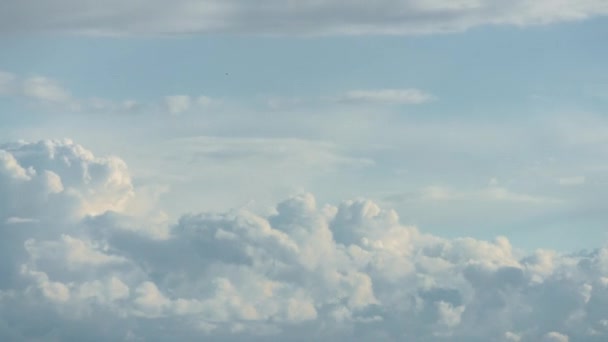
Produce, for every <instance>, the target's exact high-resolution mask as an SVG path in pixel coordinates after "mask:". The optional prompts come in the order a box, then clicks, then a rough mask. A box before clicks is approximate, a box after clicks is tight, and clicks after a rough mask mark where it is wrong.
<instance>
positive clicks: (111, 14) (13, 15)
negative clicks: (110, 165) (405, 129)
mask: <svg viewBox="0 0 608 342" xmlns="http://www.w3.org/2000/svg"><path fill="white" fill-rule="evenodd" d="M607 13H608V6H607V5H606V3H605V2H604V1H602V0H587V1H580V0H561V1H534V2H532V1H527V0H515V1H508V2H505V1H499V0H458V1H445V0H404V1H391V0H381V1H375V2H364V1H345V0H326V1H299V2H295V3H292V2H285V1H278V0H269V1H264V2H263V3H257V2H256V3H251V2H249V1H244V0H222V1H219V0H204V1H194V0H178V1H167V0H154V1H147V2H145V3H144V2H140V1H133V0H130V1H118V0H109V1H104V2H82V1H78V0H55V1H47V2H42V3H37V4H36V5H33V4H29V3H23V2H19V1H15V2H3V3H2V4H1V5H0V23H1V24H0V30H1V31H4V32H5V33H6V32H22V31H41V30H53V31H60V32H78V33H86V34H149V33H153V34H158V33H160V34H176V33H184V34H185V33H188V34H190V33H193V32H203V33H209V32H230V33H234V32H238V33H248V34H249V33H262V34H266V33H271V34H313V35H327V34H348V35H353V34H420V33H430V32H454V31H462V30H465V29H468V28H471V27H475V26H480V25H516V26H526V25H536V24H548V23H553V22H564V21H574V20H582V19H586V18H589V17H593V16H600V15H605V14H607Z"/></svg>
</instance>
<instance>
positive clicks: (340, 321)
mask: <svg viewBox="0 0 608 342" xmlns="http://www.w3.org/2000/svg"><path fill="white" fill-rule="evenodd" d="M2 151H4V152H3V154H2V155H3V157H2V158H1V159H0V160H1V163H0V185H1V186H0V199H1V200H0V213H2V214H3V215H4V216H3V217H7V218H11V217H31V218H36V219H41V221H29V220H26V221H24V222H22V223H21V224H20V225H19V226H18V227H15V226H14V224H6V223H5V220H4V219H3V220H0V337H1V338H2V339H6V340H11V341H25V340H32V339H40V340H48V339H49V338H50V337H53V338H54V339H58V340H86V339H91V338H99V339H100V340H122V339H125V337H127V336H128V337H129V338H130V339H135V338H139V339H142V340H150V339H154V340H159V341H174V340H180V341H196V340H201V339H212V340H228V341H250V340H255V339H257V338H260V339H264V340H267V339H276V340H286V341H296V340H298V341H300V340H311V339H317V340H332V341H334V340H335V341H369V340H374V341H376V340H380V341H382V340H385V341H388V340H407V341H440V340H446V339H448V340H454V341H471V340H481V341H491V340H507V341H540V340H546V341H568V340H569V339H572V340H585V341H601V340H605V339H606V337H608V329H607V328H606V324H605V323H603V322H605V320H606V317H608V309H606V308H608V287H606V286H605V284H606V279H607V278H608V249H606V248H599V249H597V250H594V251H591V252H579V253H575V254H559V253H557V252H550V251H542V250H539V251H537V252H535V253H533V254H531V255H526V254H525V253H522V252H519V251H517V248H516V247H514V246H511V243H510V242H509V241H508V240H507V239H506V238H504V237H499V238H497V239H495V240H494V241H481V240H476V239H473V238H459V239H444V238H441V237H438V236H433V235H429V234H425V233H424V232H421V231H419V230H418V229H417V228H415V227H411V226H406V225H403V224H402V223H401V222H400V219H399V217H398V215H397V214H396V213H395V212H394V211H393V210H386V209H383V208H381V207H380V206H378V205H377V204H375V203H373V202H372V201H369V200H364V199H360V200H351V201H345V202H342V203H341V204H339V205H337V206H334V205H324V204H322V203H318V201H317V200H316V199H315V198H314V197H313V196H312V195H310V194H303V195H299V196H295V197H292V198H289V199H287V200H284V201H282V202H280V203H279V204H277V205H276V207H275V209H274V211H273V212H272V213H270V214H264V215H261V214H254V213H251V212H249V211H246V210H232V211H228V212H219V213H218V212H207V211H203V212H201V213H193V214H188V215H184V216H182V217H181V218H180V219H179V220H178V221H177V222H175V223H174V224H166V231H167V232H166V234H165V235H164V236H162V237H159V236H158V235H156V234H151V233H150V231H152V229H148V230H146V227H149V226H150V221H149V220H147V219H146V217H128V216H127V215H129V214H131V213H130V211H129V208H130V207H129V206H127V205H124V204H121V205H117V203H120V202H121V201H122V199H123V198H125V196H126V197H127V198H129V199H130V200H131V201H136V200H137V198H138V196H137V193H136V192H137V190H138V189H137V188H136V187H134V186H133V185H132V184H131V181H130V175H129V173H128V170H127V168H126V166H124V165H123V164H124V163H123V162H122V161H120V162H119V161H118V159H116V158H100V157H95V156H94V155H93V154H92V153H91V152H89V151H87V150H86V149H84V148H82V147H80V146H78V145H76V144H74V143H72V142H70V141H63V142H58V141H43V142H39V143H15V144H9V145H7V146H4V147H3V148H2ZM45 171H46V172H52V174H54V175H55V176H53V177H54V180H51V179H52V178H53V177H49V176H44V177H42V176H41V175H43V174H45V173H44V172H45ZM45 177H46V178H45ZM59 181H60V184H61V186H58V184H59ZM53 184H54V185H53ZM70 189H72V190H70ZM66 192H69V193H70V194H78V196H73V195H68V194H65V193H66ZM100 192H101V194H100ZM17 193H18V194H19V198H18V197H17V196H16V195H15V194H17ZM90 202H94V203H96V206H95V207H96V208H97V209H98V210H93V211H86V210H85V211H83V207H86V208H88V205H85V203H90ZM102 208H103V210H101V209H102ZM49 210H55V211H57V212H58V213H60V215H52V214H50V213H49ZM108 210H109V211H108ZM66 218H71V219H66ZM42 219H44V221H42ZM129 225H138V226H142V227H143V228H140V229H139V230H137V229H126V227H127V226H129ZM15 228H19V229H15ZM146 232H148V233H146ZM26 318H27V319H26ZM51 326H52V329H50V328H49V327H51ZM75 326H79V327H83V328H82V329H75V328H74V327H75ZM51 331H52V332H51ZM260 331H261V332H260Z"/></svg>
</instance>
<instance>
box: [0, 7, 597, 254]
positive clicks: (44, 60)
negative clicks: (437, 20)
mask: <svg viewBox="0 0 608 342" xmlns="http://www.w3.org/2000/svg"><path fill="white" fill-rule="evenodd" d="M606 27H607V26H606V21H605V20H604V19H602V18H598V19H592V20H587V21H579V22H574V23H560V24H553V25H544V26H533V27H527V28H521V27H510V26H506V27H505V26H499V27H493V26H489V27H488V26H484V27H476V28H473V29H471V30H468V31H466V32H457V33H447V34H425V35H413V36H411V35H406V36H402V35H399V36H383V35H369V36H368V35H364V36H354V37H353V36H329V37H291V36H279V37H264V36H262V37H259V36H255V35H254V36H251V35H247V34H244V33H240V34H236V35H229V34H202V35H194V36H177V37H157V38H155V37H153V36H146V37H137V36H135V37H133V36H130V37H90V36H80V35H76V36H74V35H62V34H52V33H51V34H49V33H45V34H40V33H27V34H25V33H23V34H17V35H10V34H9V35H5V36H4V37H2V41H3V45H4V46H5V47H6V48H5V49H4V50H5V52H4V53H3V54H2V56H0V65H1V66H2V69H3V70H4V71H6V72H9V73H12V74H14V75H17V77H20V78H28V77H35V76H42V77H45V78H47V79H49V80H52V81H53V82H55V83H56V84H57V86H58V87H61V88H63V89H65V91H66V92H69V94H70V96H71V97H72V98H74V99H81V100H83V99H91V98H98V99H104V100H106V101H113V102H116V103H121V102H124V101H135V102H137V103H140V104H146V103H147V104H148V106H149V107H148V108H142V109H141V110H139V111H136V112H135V113H128V110H121V109H118V110H113V111H111V113H110V111H109V110H108V109H107V108H102V109H100V110H97V112H96V113H91V109H90V108H85V109H82V110H79V111H75V112H70V111H69V110H66V108H62V107H52V106H48V105H45V104H42V105H40V104H39V105H35V104H34V105H32V104H31V103H29V102H31V101H30V100H31V99H27V98H25V99H23V98H18V97H11V96H5V97H4V98H3V99H2V102H1V103H0V106H2V112H3V113H4V114H3V115H2V120H3V122H4V124H3V127H2V130H3V132H4V135H5V136H9V137H10V138H12V139H18V138H27V139H42V138H45V137H48V136H46V135H49V134H46V132H49V133H50V135H51V136H52V137H55V138H63V137H70V138H76V137H77V138H76V140H77V141H79V142H81V141H82V140H84V141H82V143H83V144H84V145H86V146H88V147H90V148H92V149H94V150H101V151H103V152H106V151H107V152H108V153H114V154H117V155H120V156H123V154H127V155H129V154H130V153H131V152H132V151H130V150H131V149H133V150H135V149H138V150H145V149H146V146H147V145H148V144H151V145H153V146H154V145H155V144H160V145H166V144H164V143H163V141H165V140H166V139H170V138H184V137H196V136H214V137H215V136H221V137H222V138H223V139H232V138H234V139H239V138H280V139H302V140H303V141H305V143H315V142H327V143H331V144H334V145H335V148H337V149H341V150H343V151H341V152H339V153H343V154H345V156H346V157H349V158H350V157H354V158H364V159H366V160H367V161H368V162H370V163H373V164H374V165H373V167H372V166H368V167H363V168H360V167H357V168H352V167H346V168H344V169H340V171H339V172H338V171H336V172H335V173H332V172H329V171H328V172H327V173H323V172H320V173H319V174H318V175H315V176H310V177H308V176H309V175H306V177H304V178H311V179H299V178H298V177H297V176H294V177H293V178H291V179H289V180H288V181H284V182H282V183H279V184H272V185H269V186H267V187H264V189H260V191H262V192H263V193H264V194H260V196H261V197H265V196H270V197H272V196H278V197H281V196H284V195H286V194H288V193H289V192H290V191H297V190H295V189H300V190H306V191H314V192H315V193H316V192H319V191H320V192H322V193H323V195H322V198H324V199H325V198H326V199H328V200H330V199H341V198H344V197H349V196H362V197H371V198H375V199H378V200H381V199H382V196H392V197H393V198H396V197H399V196H394V195H395V194H398V193H400V192H417V191H418V192H420V191H423V190H421V189H424V188H427V187H431V186H442V187H446V188H447V187H450V188H454V189H455V191H465V192H466V191H477V190H479V188H482V187H484V186H486V184H487V183H488V182H489V181H490V180H491V179H493V178H496V179H497V180H499V179H502V180H504V181H507V182H508V181H511V182H513V183H516V184H517V186H518V189H517V191H520V192H522V193H527V192H534V195H536V196H539V197H543V196H547V197H556V199H558V198H559V199H563V200H575V201H577V202H578V201H579V200H587V198H586V197H591V196H594V195H593V194H592V193H593V189H596V188H597V185H593V186H592V189H587V190H582V189H580V190H579V189H577V190H576V194H573V193H571V191H570V190H571V189H560V187H559V185H555V186H551V185H547V184H546V183H550V182H552V180H551V179H550V177H553V178H556V179H557V178H568V177H584V176H585V175H586V173H587V172H589V171H587V170H586V168H587V167H591V166H590V165H585V164H594V165H595V164H601V162H602V161H601V158H602V157H603V154H601V149H602V147H601V144H602V143H603V141H598V142H597V144H591V145H590V146H582V145H580V144H579V143H578V142H576V144H577V146H574V145H572V144H570V145H568V146H557V145H556V144H558V143H560V140H559V139H561V138H560V137H555V136H554V137H551V138H550V137H547V136H544V135H546V134H550V135H553V134H556V132H555V131H554V130H555V129H560V130H565V129H568V127H569V125H576V126H583V127H572V128H573V129H576V130H579V131H578V132H577V133H575V134H581V135H585V134H586V133H585V132H584V130H585V129H593V130H599V129H601V127H603V125H604V119H603V115H602V113H603V111H604V110H605V108H606V103H607V101H608V95H606V94H608V79H606V76H605V75H606V65H605V62H604V57H605V56H606V47H605V44H602V42H603V38H604V37H605V34H606V31H607V28H606ZM383 89H418V90H420V91H421V92H424V93H425V94H428V95H429V96H430V97H431V98H430V99H429V100H428V101H424V102H425V103H419V104H408V103H390V102H391V101H388V102H389V103H386V101H384V103H383V101H365V102H367V103H354V104H353V103H351V104H349V103H348V101H342V102H340V101H338V100H336V99H337V98H339V97H340V96H343V95H344V94H346V93H348V92H350V91H356V90H369V91H380V90H383ZM171 95H186V96H190V97H192V98H196V97H198V96H205V97H208V98H209V99H213V100H216V99H217V101H218V102H220V101H221V103H222V104H221V105H220V104H218V105H217V106H215V107H213V108H196V109H191V110H189V111H188V113H187V115H181V116H179V117H174V116H171V115H169V113H167V110H166V108H164V109H163V108H161V107H162V105H161V102H162V101H163V99H164V98H165V97H166V96H171ZM352 105H354V107H353V106H352ZM154 106H156V107H158V108H152V107H154ZM121 111H122V112H121ZM163 111H164V112H163ZM349 111H353V113H349ZM221 117H225V119H222V118H221ZM209 120H210V121H212V122H213V123H212V124H210V123H209ZM92 122H94V124H91V123H92ZM560 122H563V124H562V123H560ZM368 124H369V127H368V126H366V125H368ZM598 124H599V125H600V126H598ZM99 125H101V126H99ZM113 125H115V126H116V127H113ZM134 125H135V126H134ZM554 125H560V126H561V128H556V127H551V126H554ZM206 126H207V128H205V127H206ZM418 126H423V127H424V128H422V129H416V128H415V127H418ZM587 126H589V127H587ZM96 127H104V128H103V129H104V130H103V131H102V130H99V129H95V128H96ZM135 127H137V128H135ZM134 130H135V131H138V132H141V133H135V132H134ZM389 131H390V132H389ZM412 131H414V132H412ZM109 132H112V133H111V135H113V136H114V137H111V136H110V134H109ZM450 132H451V134H452V135H453V136H452V137H451V138H449V141H447V140H446V137H445V134H448V135H449V134H450ZM412 133H414V135H417V137H415V138H412V139H408V135H411V134H412ZM562 133H564V132H561V133H559V134H562ZM20 134H22V135H20ZM45 134H46V135H45ZM133 134H136V135H137V139H135V138H132V135H133ZM591 134H595V135H597V134H600V133H599V132H595V133H591ZM496 135H499V136H496ZM93 136H95V140H94V141H90V140H92V139H93ZM131 138H132V139H131ZM467 138H470V141H464V140H465V139H467ZM522 138H523V139H524V140H521V139H522ZM597 138H599V137H597ZM452 139H453V140H454V141H452ZM550 139H556V140H554V141H551V140H550ZM581 139H582V138H581ZM408 140H409V141H408ZM499 140H500V141H499ZM509 140H513V141H509ZM518 140H520V141H521V142H522V143H521V144H514V142H516V141H518ZM120 141H125V142H126V141H128V143H125V144H122V143H121V142H120ZM279 144H280V143H279ZM446 144H447V145H446ZM457 144H462V146H456V145H457ZM492 144H497V145H496V146H495V147H494V148H495V150H492V147H491V145H492ZM566 144H567V143H566ZM132 145H137V148H135V147H134V146H132ZM376 145H382V148H381V149H380V150H376V151H374V149H375V148H376V147H377V146H376ZM448 145H449V146H448ZM465 145H466V146H465ZM484 145H485V146H484ZM507 145H513V146H507ZM515 145H517V146H515ZM108 146H112V147H114V146H116V147H117V148H118V149H117V150H113V149H111V148H108ZM452 148H453V149H454V150H450V149H452ZM575 149H576V152H574V150H575ZM596 149H597V150H596ZM178 151H179V150H178ZM176 152H177V151H176ZM132 153H134V154H135V153H136V152H134V151H133V152H132ZM137 153H146V152H145V151H140V152H137ZM177 153H178V154H179V152H177ZM187 153H190V152H184V155H182V157H183V159H188V156H187V155H185V154H187ZM573 153H576V155H573ZM581 153H583V154H585V153H586V154H588V156H584V155H581ZM125 158H126V159H127V162H128V163H129V165H132V169H133V172H134V174H135V176H136V178H137V176H138V173H139V170H138V163H139V162H140V160H139V157H138V156H136V155H133V156H132V157H131V156H130V155H129V156H128V157H126V156H125ZM150 158H151V157H150ZM298 158H308V157H306V156H295V157H294V162H297V159H298ZM550 158H553V159H555V161H553V166H551V165H547V166H546V168H547V169H546V170H545V171H546V172H545V173H547V174H551V176H543V177H540V176H538V175H535V176H531V175H530V176H526V175H523V174H522V173H525V172H528V171H524V170H523V169H524V168H531V167H533V165H535V163H536V164H539V165H540V164H541V163H545V162H546V160H547V159H550ZM592 158H597V159H595V160H594V159H592ZM581 159H583V160H581ZM141 162H142V164H143V158H142V160H141ZM149 162H154V161H153V160H149ZM182 162H183V161H182ZM572 162H576V163H578V167H577V166H576V165H571V164H570V163H572ZM156 163H157V164H159V167H161V168H162V167H163V164H165V163H166V161H161V160H157V161H156ZM246 163H247V160H246V158H245V159H243V160H240V161H239V160H235V161H233V163H231V164H230V166H228V165H226V167H234V168H238V169H240V170H242V173H235V174H234V175H233V177H238V178H243V177H246V178H247V179H251V177H255V176H254V175H247V172H248V171H247V170H244V169H242V167H243V165H245V164H246ZM595 166H597V165H595ZM175 167H176V168H179V167H180V166H177V165H175ZM197 167H204V166H203V165H199V166H197ZM317 167H323V165H318V166H317V165H316V166H315V168H317ZM328 167H329V168H331V165H328ZM552 167H554V168H555V169H552ZM274 168H275V166H274V165H272V164H266V165H264V166H260V170H259V172H261V173H264V174H272V172H274V171H273V169H274ZM559 168H563V169H564V170H560V169H559ZM404 170H409V171H408V172H407V173H401V172H403V171H404ZM192 172H194V173H195V170H192ZM560 172H561V173H560ZM183 177H185V178H188V177H190V178H192V177H191V176H190V175H183ZM526 177H529V178H528V179H526ZM593 177H598V179H601V178H603V177H602V175H601V173H597V172H596V174H594V175H593ZM336 178H338V179H337V180H336ZM150 181H151V182H154V180H150ZM157 181H158V182H159V183H162V184H163V185H166V186H168V187H169V188H170V189H171V190H170V191H169V193H168V194H166V196H165V197H167V198H172V200H171V203H176V201H175V200H174V199H173V198H174V197H176V198H177V197H181V196H182V195H184V196H187V198H189V199H188V200H183V201H184V202H187V203H183V204H180V206H182V205H183V206H185V207H186V208H188V209H190V210H195V208H194V207H192V206H191V203H192V201H195V196H201V197H205V195H202V194H201V193H200V191H195V192H194V193H193V194H188V193H187V192H189V190H188V189H192V188H200V189H202V188H204V187H203V186H202V185H198V186H197V183H198V182H197V180H195V179H191V180H190V182H191V183H192V184H188V186H185V189H183V190H182V189H181V188H180V185H176V184H170V182H167V181H164V180H157ZM224 181H227V182H230V181H228V180H224ZM251 181H253V182H255V179H251ZM558 182H559V181H558ZM598 182H601V180H598ZM165 183H167V184H165ZM327 183H329V184H327ZM600 186H601V185H600ZM578 187H584V185H581V186H578ZM476 188H477V189H476ZM565 190H567V191H565ZM214 191H221V192H222V193H223V194H222V196H225V197H229V199H226V200H225V201H224V202H223V203H222V204H221V205H219V204H218V205H217V206H216V207H217V208H216V209H220V208H229V207H234V206H238V205H239V202H241V201H243V202H247V201H249V200H254V201H261V202H262V203H264V201H263V200H260V199H257V198H255V195H254V194H240V193H239V190H238V189H230V190H225V189H216V190H214ZM226 191H228V192H230V193H231V195H229V196H228V195H226V194H225V192H226ZM212 192H213V191H212ZM586 192H589V194H587V193H586ZM385 193H390V194H385ZM271 194H272V195H271ZM209 195H210V196H209V197H215V194H209ZM573 196H576V197H577V198H576V199H573V198H572V197H573ZM203 201H204V200H203ZM475 201H486V200H483V199H480V198H478V199H467V200H462V201H456V203H450V204H449V206H450V207H452V206H456V208H449V210H445V211H444V210H443V209H440V212H439V213H437V212H436V211H435V210H434V209H431V208H434V206H435V205H436V203H424V204H417V206H416V209H415V210H413V211H412V210H411V209H409V208H408V205H407V204H405V203H389V205H391V206H394V207H395V208H396V209H398V210H399V212H400V213H401V214H402V215H403V216H404V217H406V218H407V219H408V220H411V223H416V224H418V225H420V226H422V227H424V228H425V229H427V230H430V231H433V232H437V233H438V234H445V235H449V236H459V235H472V236H479V237H484V238H489V237H492V236H494V235H497V234H504V235H506V236H511V237H513V238H516V239H519V240H521V241H522V242H529V241H533V242H531V245H530V246H529V247H530V248H531V247H537V244H538V243H545V241H542V240H543V239H544V237H546V235H547V234H553V233H554V234H556V235H557V236H562V237H564V236H567V237H568V238H567V240H562V239H560V238H559V237H556V238H553V239H550V240H546V243H547V246H546V247H555V248H560V249H572V248H575V247H582V246H585V245H587V244H589V243H593V242H597V241H598V239H599V240H600V241H601V240H602V239H603V238H604V235H603V234H604V233H603V225H602V222H603V221H604V219H605V218H604V217H603V215H600V216H601V217H595V216H593V217H591V216H590V217H587V218H584V217H585V215H583V214H580V215H583V217H580V215H576V213H573V214H572V216H570V219H568V218H566V219H564V218H563V216H564V212H568V211H569V210H570V209H572V208H573V207H575V206H577V205H578V203H571V204H570V205H564V206H563V207H560V208H559V210H557V211H556V212H555V211H551V212H550V213H547V212H545V209H547V208H543V206H542V205H540V204H539V205H538V207H539V208H538V210H537V211H534V210H532V209H531V208H528V207H527V205H526V204H525V203H521V205H522V208H520V209H521V211H520V210H518V209H516V208H513V209H512V210H513V211H514V212H513V213H511V212H509V214H508V215H504V216H507V217H503V216H502V215H501V209H500V208H497V209H496V213H493V214H492V215H494V214H496V215H498V218H496V219H489V220H488V218H486V217H483V216H484V214H483V213H482V212H479V211H478V210H475V209H474V208H475V207H476V205H477V203H475ZM524 202H525V201H524ZM264 204H269V203H264ZM479 204H480V205H481V203H479ZM502 204H504V203H502ZM507 204H509V205H511V204H513V203H507ZM496 205H497V206H498V207H500V205H501V204H500V203H497V204H496ZM457 206H466V207H471V208H468V209H466V212H460V213H458V212H459V211H460V210H459V209H458V208H457ZM440 208H441V207H440ZM419 209H422V210H423V211H427V210H428V211H429V213H427V214H420V211H419ZM581 210H582V209H581ZM452 211H456V212H455V213H453V212H452ZM178 214H181V212H179V211H178V210H177V209H175V210H174V215H178ZM554 215H558V216H559V217H560V219H557V218H555V219H554V218H553V216H554ZM594 215H597V214H594ZM556 217H557V216H556ZM581 220H582V221H581ZM556 221H558V222H559V224H558V223H557V222H556ZM568 222H569V223H568ZM521 227H525V233H522V232H520V231H519V230H520V229H521ZM583 227H584V228H583ZM581 230H582V231H585V232H586V233H585V234H583V236H578V234H579V232H581ZM536 232H542V233H536ZM564 234H565V235H564ZM574 237H576V238H574ZM537 239H538V240H537Z"/></svg>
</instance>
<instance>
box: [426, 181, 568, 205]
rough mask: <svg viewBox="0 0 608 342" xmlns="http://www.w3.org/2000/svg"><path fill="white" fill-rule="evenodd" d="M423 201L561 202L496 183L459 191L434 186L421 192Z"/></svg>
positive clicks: (538, 203)
mask: <svg viewBox="0 0 608 342" xmlns="http://www.w3.org/2000/svg"><path fill="white" fill-rule="evenodd" d="M420 197H421V199H422V200H426V201H462V200H468V201H471V200H473V201H497V202H512V203H527V204H537V205H540V204H556V203H560V202H561V200H560V199H557V198H550V197H544V196H534V195H529V194H524V193H518V192H514V191H511V190H509V189H507V188H505V187H503V186H499V185H498V184H497V183H495V182H491V184H490V185H489V186H487V187H484V188H481V189H477V190H469V191H459V190H454V189H451V188H449V187H445V186H438V185H432V186H428V187H425V188H423V189H422V190H421V195H420Z"/></svg>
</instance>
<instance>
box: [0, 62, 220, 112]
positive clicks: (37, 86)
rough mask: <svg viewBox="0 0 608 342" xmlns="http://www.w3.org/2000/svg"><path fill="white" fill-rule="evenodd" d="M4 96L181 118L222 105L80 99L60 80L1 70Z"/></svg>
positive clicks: (48, 105)
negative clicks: (203, 109)
mask: <svg viewBox="0 0 608 342" xmlns="http://www.w3.org/2000/svg"><path fill="white" fill-rule="evenodd" d="M0 96H3V97H10V98H16V99H21V100H23V101H25V102H26V103H32V104H36V105H39V106H42V108H44V109H51V110H61V111H67V112H77V113H99V112H101V113H135V112H138V111H142V110H144V109H145V110H146V111H147V112H159V111H160V112H162V113H165V112H167V111H168V112H169V113H170V114H172V115H177V114H180V113H183V112H186V111H188V110H191V109H193V108H205V107H209V106H211V105H214V104H219V103H220V101H219V100H218V99H214V98H211V97H209V96H205V95H201V96H198V97H196V98H191V97H190V96H187V95H172V96H166V97H164V98H161V99H159V100H156V101H150V102H138V101H137V100H134V99H126V100H119V101H117V100H110V99H104V98H99V97H91V98H78V97H75V96H72V95H71V92H70V91H69V90H68V89H67V88H65V87H64V86H63V85H62V84H61V83H60V82H58V81H57V80H54V79H51V78H48V77H44V76H29V77H24V76H19V75H16V74H13V73H10V72H5V71H2V70H0Z"/></svg>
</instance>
